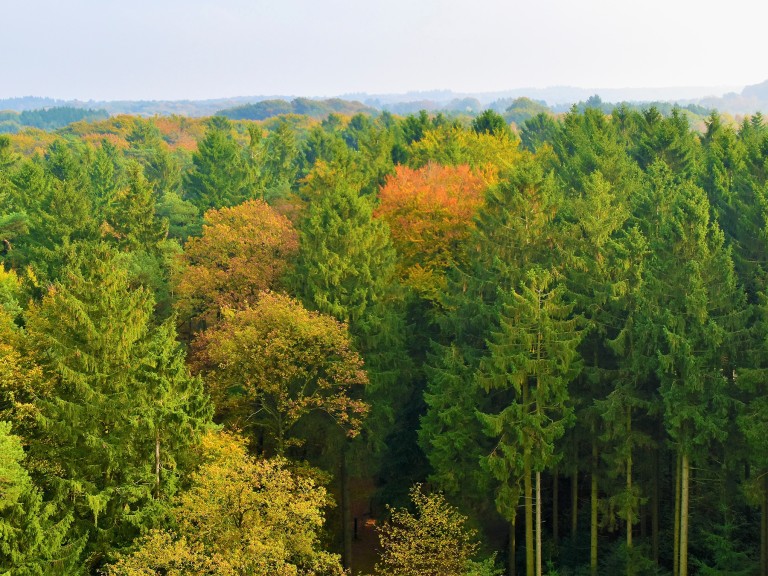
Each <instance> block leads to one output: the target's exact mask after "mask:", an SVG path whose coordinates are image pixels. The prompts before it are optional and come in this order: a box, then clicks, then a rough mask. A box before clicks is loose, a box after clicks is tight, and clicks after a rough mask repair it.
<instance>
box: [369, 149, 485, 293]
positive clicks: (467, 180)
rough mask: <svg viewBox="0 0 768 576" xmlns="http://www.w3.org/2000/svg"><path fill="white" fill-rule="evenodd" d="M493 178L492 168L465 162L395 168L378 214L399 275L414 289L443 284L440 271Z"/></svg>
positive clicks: (465, 234)
mask: <svg viewBox="0 0 768 576" xmlns="http://www.w3.org/2000/svg"><path fill="white" fill-rule="evenodd" d="M494 180H495V177H494V176H493V175H492V173H491V172H489V171H481V170H472V169H471V168H470V167H469V166H468V165H466V164H464V165H460V166H440V165H439V164H427V165H426V166H424V167H423V168H419V169H417V170H414V169H412V168H408V167H406V166H397V167H396V168H395V173H394V174H393V175H392V176H390V177H389V178H388V179H387V181H386V183H385V184H384V186H383V187H382V188H381V191H380V194H379V198H380V204H379V207H378V208H377V210H376V212H375V214H376V216H377V217H380V218H383V219H384V220H386V221H387V222H388V224H389V227H390V230H391V237H392V242H393V244H394V245H395V248H396V249H397V252H398V255H399V267H400V275H401V277H402V278H404V279H405V280H406V282H408V283H409V284H410V285H411V286H412V287H414V288H416V289H421V290H422V291H424V292H429V291H430V290H431V289H433V288H435V287H436V286H439V285H440V284H441V281H440V277H441V273H442V271H444V270H445V269H447V268H448V267H449V266H450V265H451V264H452V263H453V261H454V255H455V253H456V250H457V249H458V247H459V245H460V244H461V243H462V241H463V240H465V239H466V238H467V237H468V236H469V233H470V231H471V230H472V227H473V218H474V216H475V214H476V212H477V210H478V208H479V207H480V205H481V204H482V202H483V192H484V190H485V189H486V188H487V187H488V186H489V184H491V183H492V182H493V181H494Z"/></svg>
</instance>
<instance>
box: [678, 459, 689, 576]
mask: <svg viewBox="0 0 768 576" xmlns="http://www.w3.org/2000/svg"><path fill="white" fill-rule="evenodd" d="M690 469H691V468H690V462H689V461H688V454H687V453H685V452H683V462H682V475H681V481H680V484H681V485H680V576H688V486H689V474H690Z"/></svg>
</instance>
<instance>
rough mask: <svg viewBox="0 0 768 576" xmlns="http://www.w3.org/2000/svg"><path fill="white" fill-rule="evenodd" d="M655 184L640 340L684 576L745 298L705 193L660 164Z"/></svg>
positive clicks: (722, 429) (724, 408)
mask: <svg viewBox="0 0 768 576" xmlns="http://www.w3.org/2000/svg"><path fill="white" fill-rule="evenodd" d="M650 187H651V189H652V190H655V192H656V194H657V195H658V196H659V197H661V196H663V197H665V198H668V203H667V207H666V208H662V209H660V207H659V206H657V207H656V213H657V214H658V220H657V222H656V226H657V227H656V230H655V233H653V234H651V235H650V242H651V244H650V248H651V250H652V256H651V259H650V260H649V262H648V265H647V267H646V268H645V272H644V278H643V283H644V285H645V290H644V292H643V301H642V303H641V305H640V306H641V317H639V318H638V322H637V324H636V328H637V331H638V338H637V341H638V342H641V341H643V339H644V343H643V345H644V346H645V347H646V349H647V350H649V358H652V355H653V352H652V351H653V350H656V354H655V356H656V358H655V363H654V366H655V372H656V374H657V376H658V378H659V381H660V393H661V397H662V399H663V404H664V423H665V427H666V429H667V432H668V433H669V435H670V437H671V438H672V440H673V441H674V443H675V446H676V448H677V453H678V478H677V480H676V482H677V484H678V485H679V491H678V494H679V501H678V504H679V506H678V509H679V514H680V516H679V531H677V533H679V540H678V541H677V542H675V544H676V551H677V553H678V558H677V560H678V562H677V566H678V569H679V572H678V574H679V576H687V573H688V542H689V530H688V526H689V488H690V472H691V469H692V463H695V462H700V461H702V458H703V457H704V455H705V454H706V450H707V448H708V447H709V446H710V445H711V444H712V443H713V442H723V441H724V440H725V435H726V430H727V425H726V418H727V414H728V412H729V393H730V391H729V390H728V389H727V386H728V383H729V382H732V374H733V370H734V367H733V364H732V362H733V359H734V352H735V350H736V348H735V346H737V340H736V337H735V336H736V335H737V334H738V333H739V330H740V324H742V322H743V310H744V300H743V296H742V294H741V292H740V290H739V289H738V288H737V286H736V278H735V274H734V271H733V264H732V261H731V256H730V251H729V250H728V249H727V248H726V247H725V245H724V238H723V233H722V232H721V231H720V229H719V227H718V226H717V224H716V223H713V222H711V220H710V214H709V203H708V202H707V199H706V195H705V193H704V191H703V190H701V188H698V187H697V186H695V185H693V184H691V183H682V184H675V183H674V181H673V180H672V178H671V175H670V172H669V170H668V169H667V168H666V167H664V166H663V165H662V164H659V163H657V164H655V165H654V166H653V169H652V171H651V182H650ZM676 521H677V519H676Z"/></svg>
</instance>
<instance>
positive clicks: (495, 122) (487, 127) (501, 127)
mask: <svg viewBox="0 0 768 576" xmlns="http://www.w3.org/2000/svg"><path fill="white" fill-rule="evenodd" d="M472 130H474V131H475V132H477V133H478V134H491V135H493V136H511V135H512V131H511V130H510V129H509V124H507V121H506V120H504V117H503V116H501V115H500V114H498V113H496V112H494V111H493V110H490V109H488V110H485V111H483V113H482V114H480V115H478V116H476V117H475V118H474V119H473V120H472Z"/></svg>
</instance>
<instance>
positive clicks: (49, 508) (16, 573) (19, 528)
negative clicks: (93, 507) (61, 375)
mask: <svg viewBox="0 0 768 576" xmlns="http://www.w3.org/2000/svg"><path fill="white" fill-rule="evenodd" d="M23 458H24V451H23V449H22V447H21V442H20V439H19V438H18V437H17V436H14V435H12V434H11V424H10V423H9V422H0V570H1V571H2V573H3V574H9V575H10V574H13V576H43V575H44V574H53V573H56V574H64V575H67V574H72V575H74V574H78V573H79V566H78V564H77V561H78V556H79V553H80V550H81V548H82V544H83V542H82V541H76V540H75V541H70V540H68V538H67V536H68V534H67V530H68V528H69V524H70V523H71V521H72V517H71V516H64V517H63V518H61V519H60V520H56V507H55V506H54V505H53V504H51V503H47V502H44V501H43V498H42V495H41V493H40V491H39V490H38V489H37V488H36V487H35V486H34V485H33V484H32V480H31V479H30V477H29V474H28V473H27V471H26V470H25V469H24V467H23V466H22V460H23Z"/></svg>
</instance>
